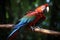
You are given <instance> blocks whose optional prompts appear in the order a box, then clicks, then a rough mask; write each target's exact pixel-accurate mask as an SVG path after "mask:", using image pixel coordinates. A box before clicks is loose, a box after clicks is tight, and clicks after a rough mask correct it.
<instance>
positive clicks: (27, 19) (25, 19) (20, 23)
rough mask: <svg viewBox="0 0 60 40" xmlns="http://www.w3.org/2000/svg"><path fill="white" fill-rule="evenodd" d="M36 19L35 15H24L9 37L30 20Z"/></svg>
mask: <svg viewBox="0 0 60 40" xmlns="http://www.w3.org/2000/svg"><path fill="white" fill-rule="evenodd" d="M34 19H35V17H27V16H25V17H23V18H21V19H20V22H19V23H18V24H16V25H15V26H14V28H13V31H12V32H11V34H10V35H9V36H8V38H9V37H10V36H12V35H13V34H14V33H15V32H16V31H17V30H19V29H20V28H21V27H23V26H24V25H26V24H28V23H29V22H31V21H33V20H34Z"/></svg>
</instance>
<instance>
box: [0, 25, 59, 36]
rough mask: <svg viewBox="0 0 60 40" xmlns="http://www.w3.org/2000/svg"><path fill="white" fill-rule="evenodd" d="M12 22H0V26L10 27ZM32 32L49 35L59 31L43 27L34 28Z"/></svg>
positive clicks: (57, 33)
mask: <svg viewBox="0 0 60 40" xmlns="http://www.w3.org/2000/svg"><path fill="white" fill-rule="evenodd" d="M13 25H14V24H0V28H12V27H13ZM34 32H38V33H43V34H50V35H60V32H57V31H53V30H48V29H43V28H36V27H35V28H34Z"/></svg>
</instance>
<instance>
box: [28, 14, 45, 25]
mask: <svg viewBox="0 0 60 40" xmlns="http://www.w3.org/2000/svg"><path fill="white" fill-rule="evenodd" d="M45 18H46V17H45V16H44V15H43V16H41V15H37V17H36V18H35V20H34V21H33V22H31V23H29V26H34V25H35V24H36V23H37V22H38V21H39V20H40V19H43V20H44V19H45Z"/></svg>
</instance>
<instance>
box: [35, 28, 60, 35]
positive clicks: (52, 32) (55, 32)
mask: <svg viewBox="0 0 60 40" xmlns="http://www.w3.org/2000/svg"><path fill="white" fill-rule="evenodd" d="M34 31H35V32H38V33H43V34H50V35H60V32H58V31H53V30H48V29H43V28H34Z"/></svg>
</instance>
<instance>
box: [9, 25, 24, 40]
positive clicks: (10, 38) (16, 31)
mask: <svg viewBox="0 0 60 40" xmlns="http://www.w3.org/2000/svg"><path fill="white" fill-rule="evenodd" d="M24 25H25V24H23V25H20V24H17V25H15V27H14V28H13V30H12V32H11V33H10V35H9V36H8V40H12V39H14V38H15V37H16V35H17V33H18V31H19V29H20V28H21V27H22V26H24Z"/></svg>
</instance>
